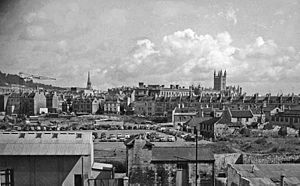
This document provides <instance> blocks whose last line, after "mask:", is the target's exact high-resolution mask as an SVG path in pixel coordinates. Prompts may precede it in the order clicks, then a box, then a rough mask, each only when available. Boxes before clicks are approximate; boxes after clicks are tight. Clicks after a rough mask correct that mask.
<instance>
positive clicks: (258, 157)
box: [243, 153, 300, 164]
mask: <svg viewBox="0 0 300 186" xmlns="http://www.w3.org/2000/svg"><path fill="white" fill-rule="evenodd" d="M299 159H300V153H298V154H243V163H244V164H280V163H284V162H286V161H296V160H299Z"/></svg>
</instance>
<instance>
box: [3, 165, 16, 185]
mask: <svg viewBox="0 0 300 186" xmlns="http://www.w3.org/2000/svg"><path fill="white" fill-rule="evenodd" d="M0 185H1V186H2V185H3V186H4V185H5V186H13V185H14V171H13V170H12V169H6V170H0Z"/></svg>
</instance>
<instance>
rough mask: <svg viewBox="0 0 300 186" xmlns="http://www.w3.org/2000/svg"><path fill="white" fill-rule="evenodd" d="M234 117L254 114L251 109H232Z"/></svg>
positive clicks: (248, 116) (250, 116) (247, 116)
mask: <svg viewBox="0 0 300 186" xmlns="http://www.w3.org/2000/svg"><path fill="white" fill-rule="evenodd" d="M230 112H231V116H232V117H233V118H252V117H253V114H252V112H251V111H250V110H230Z"/></svg>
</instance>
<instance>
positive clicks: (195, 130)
mask: <svg viewBox="0 0 300 186" xmlns="http://www.w3.org/2000/svg"><path fill="white" fill-rule="evenodd" d="M194 132H195V133H196V138H195V140H196V177H195V181H196V182H195V185H196V186H197V180H198V131H197V125H196V126H194Z"/></svg>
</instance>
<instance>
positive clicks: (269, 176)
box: [227, 164, 300, 186]
mask: <svg viewBox="0 0 300 186" xmlns="http://www.w3.org/2000/svg"><path fill="white" fill-rule="evenodd" d="M227 185H229V186H232V185H243V186H256V185H270V186H273V185H274V186H277V185H300V164H234V165H232V164H228V179H227Z"/></svg>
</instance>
